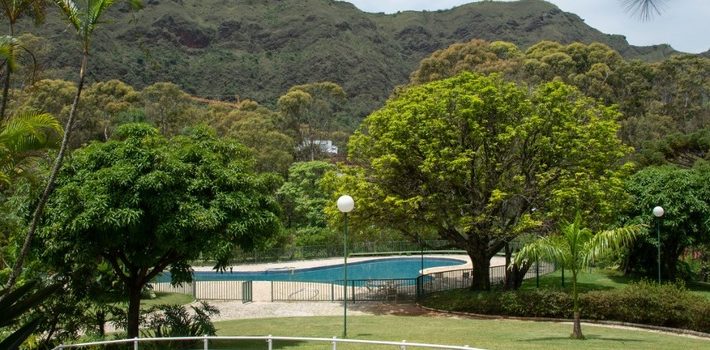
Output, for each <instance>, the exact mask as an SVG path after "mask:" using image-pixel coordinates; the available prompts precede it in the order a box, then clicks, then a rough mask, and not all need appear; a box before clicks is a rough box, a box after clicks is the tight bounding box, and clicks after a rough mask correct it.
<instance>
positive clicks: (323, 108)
mask: <svg viewBox="0 0 710 350" xmlns="http://www.w3.org/2000/svg"><path fill="white" fill-rule="evenodd" d="M344 102H345V92H344V91H343V88H341V87H340V86H339V85H338V84H335V83H331V82H322V83H312V84H306V85H297V86H294V87H292V88H290V89H289V90H288V92H287V93H286V94H285V95H283V96H281V97H280V98H279V101H278V108H279V111H280V112H281V114H282V115H283V116H284V124H285V125H286V130H288V131H289V133H291V134H292V136H293V138H294V140H296V142H297V143H298V150H299V152H297V156H296V159H297V160H302V161H304V160H310V161H313V160H316V157H317V156H319V155H320V153H321V149H320V147H319V146H318V144H316V141H317V140H320V141H322V140H327V139H329V136H328V132H329V131H331V130H332V128H333V125H334V124H335V119H336V113H337V112H338V110H339V109H340V106H341V105H342V104H343V103H344ZM318 158H319V157H318Z"/></svg>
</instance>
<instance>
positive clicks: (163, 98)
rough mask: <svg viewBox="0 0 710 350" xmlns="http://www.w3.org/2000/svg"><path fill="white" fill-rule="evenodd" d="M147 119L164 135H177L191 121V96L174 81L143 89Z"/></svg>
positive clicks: (142, 94) (142, 95)
mask: <svg viewBox="0 0 710 350" xmlns="http://www.w3.org/2000/svg"><path fill="white" fill-rule="evenodd" d="M141 97H142V98H143V102H144V103H145V115H146V120H147V121H149V122H150V123H152V124H153V125H155V126H156V127H158V129H159V130H160V132H161V133H162V134H163V135H166V136H167V135H175V134H177V133H179V132H180V129H181V128H184V127H185V126H186V125H187V123H188V121H189V118H190V116H189V114H188V113H187V111H186V110H187V107H188V105H189V101H190V100H189V96H188V94H187V93H185V92H184V91H182V89H180V87H179V86H177V85H175V84H173V83H155V84H153V85H150V86H148V87H146V88H145V89H143V91H141Z"/></svg>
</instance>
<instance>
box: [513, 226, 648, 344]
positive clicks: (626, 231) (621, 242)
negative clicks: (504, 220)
mask: <svg viewBox="0 0 710 350" xmlns="http://www.w3.org/2000/svg"><path fill="white" fill-rule="evenodd" d="M642 228H643V226H641V225H636V226H626V227H621V228H617V229H614V230H608V231H603V232H599V233H596V234H594V233H593V232H592V230H590V229H588V228H586V227H584V226H583V224H582V220H581V217H580V216H579V214H577V216H576V217H575V220H574V221H572V222H569V223H565V224H564V225H563V226H562V228H561V232H560V234H559V235H551V236H546V237H542V238H539V239H538V240H536V241H534V242H531V243H529V244H526V245H525V246H524V247H523V248H522V249H520V251H519V252H518V253H517V254H516V255H515V258H514V259H513V263H514V264H515V265H522V264H524V263H526V262H528V261H531V260H542V261H554V262H556V263H559V264H561V265H562V267H563V268H566V269H569V270H571V271H572V301H573V305H572V311H573V312H574V326H573V331H572V336H573V337H574V338H578V339H582V338H584V336H583V335H582V330H581V325H580V306H579V295H578V292H577V275H578V274H579V272H580V271H581V270H582V269H584V268H586V267H589V266H590V264H591V263H592V262H593V261H594V260H595V259H598V258H599V257H601V256H602V255H604V254H609V253H612V252H618V251H620V250H621V249H623V248H626V247H628V246H630V245H631V244H632V243H633V241H634V240H635V239H636V238H637V237H638V236H639V235H640V233H641V232H642V230H641V229H642Z"/></svg>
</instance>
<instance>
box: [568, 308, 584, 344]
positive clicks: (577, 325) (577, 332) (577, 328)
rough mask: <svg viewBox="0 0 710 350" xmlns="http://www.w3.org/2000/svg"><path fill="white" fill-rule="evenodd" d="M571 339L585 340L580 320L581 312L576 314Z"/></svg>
mask: <svg viewBox="0 0 710 350" xmlns="http://www.w3.org/2000/svg"><path fill="white" fill-rule="evenodd" d="M570 338H572V339H584V335H583V334H582V322H581V320H580V313H579V311H575V312H574V322H573V325H572V334H571V335H570Z"/></svg>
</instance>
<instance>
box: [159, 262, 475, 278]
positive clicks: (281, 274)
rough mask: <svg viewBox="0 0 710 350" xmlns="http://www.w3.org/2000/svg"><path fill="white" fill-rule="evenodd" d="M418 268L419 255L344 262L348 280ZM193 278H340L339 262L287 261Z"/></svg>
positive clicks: (414, 272) (410, 273) (412, 274)
mask: <svg viewBox="0 0 710 350" xmlns="http://www.w3.org/2000/svg"><path fill="white" fill-rule="evenodd" d="M465 263H466V261H463V260H460V259H450V258H424V268H430V267H438V266H452V265H461V264H465ZM421 267H422V260H421V258H389V259H376V260H368V261H361V262H356V263H348V280H369V279H392V278H416V277H417V276H419V270H421ZM193 278H194V279H195V280H197V281H225V280H236V281H312V282H332V281H338V280H342V279H343V265H342V264H341V265H331V266H321V267H313V268H307V269H290V268H288V263H284V267H283V268H277V269H271V270H267V271H257V272H244V271H237V270H234V271H233V272H232V273H230V272H229V271H227V272H224V273H220V272H215V271H196V272H194V275H193ZM168 281H170V277H169V275H167V274H166V275H163V276H160V277H158V278H157V282H168Z"/></svg>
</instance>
